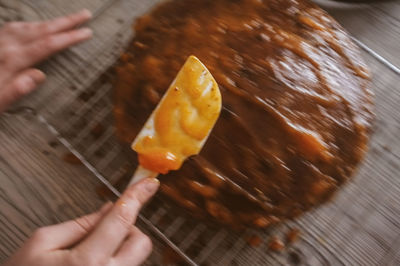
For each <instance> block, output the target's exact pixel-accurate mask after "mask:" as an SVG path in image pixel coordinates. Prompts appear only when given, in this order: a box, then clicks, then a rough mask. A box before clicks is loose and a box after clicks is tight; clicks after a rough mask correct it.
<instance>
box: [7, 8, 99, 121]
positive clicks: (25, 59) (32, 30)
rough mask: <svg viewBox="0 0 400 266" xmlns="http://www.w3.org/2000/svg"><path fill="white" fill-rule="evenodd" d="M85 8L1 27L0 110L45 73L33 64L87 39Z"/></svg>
mask: <svg viewBox="0 0 400 266" xmlns="http://www.w3.org/2000/svg"><path fill="white" fill-rule="evenodd" d="M90 18H91V14H90V12H89V11H88V10H82V11H80V12H78V13H75V14H72V15H69V16H65V17H60V18H56V19H54V20H49V21H44V22H11V23H8V24H5V25H4V26H3V27H2V28H1V29H0V70H1V71H0V113H1V112H2V111H4V110H5V109H6V108H7V107H8V106H9V105H10V104H11V103H12V102H14V101H15V100H17V99H19V98H20V97H22V96H24V95H26V94H28V93H30V92H31V91H33V90H34V89H35V88H36V87H37V86H38V85H39V84H40V83H42V82H43V81H44V80H45V75H44V73H43V72H41V71H40V70H38V69H35V68H34V67H33V66H34V65H35V64H37V63H39V62H40V61H43V60H44V59H46V58H47V57H49V56H50V55H52V54H55V53H57V52H59V51H61V50H63V49H65V48H68V47H70V46H72V45H74V44H77V43H80V42H82V41H84V40H87V39H89V38H90V37H91V36H92V31H91V30H90V29H88V28H81V29H74V28H75V27H77V26H79V25H80V24H82V23H84V22H86V21H88V20H89V19H90Z"/></svg>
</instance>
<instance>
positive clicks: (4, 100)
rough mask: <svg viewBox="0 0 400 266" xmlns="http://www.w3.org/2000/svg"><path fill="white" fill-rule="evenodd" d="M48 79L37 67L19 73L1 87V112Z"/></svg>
mask: <svg viewBox="0 0 400 266" xmlns="http://www.w3.org/2000/svg"><path fill="white" fill-rule="evenodd" d="M45 79H46V75H45V74H44V73H43V72H42V71H40V70H38V69H35V68H30V69H27V70H24V71H22V72H20V73H18V74H17V75H16V76H14V77H13V78H12V79H11V80H10V81H9V82H8V83H7V84H6V85H5V86H4V87H2V88H1V87H0V112H2V111H4V110H5V109H6V108H7V107H8V106H9V105H11V104H12V103H13V102H14V101H16V100H18V99H19V98H21V97H22V96H25V95H26V94H28V93H30V92H32V91H33V90H34V89H35V88H36V87H37V86H38V85H39V84H41V83H42V82H43V81H44V80H45Z"/></svg>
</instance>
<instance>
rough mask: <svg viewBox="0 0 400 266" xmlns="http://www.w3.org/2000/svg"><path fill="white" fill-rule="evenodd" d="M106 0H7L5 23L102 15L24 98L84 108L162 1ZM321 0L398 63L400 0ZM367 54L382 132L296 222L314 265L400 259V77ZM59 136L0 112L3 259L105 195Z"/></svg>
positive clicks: (50, 111) (245, 256) (259, 256)
mask: <svg viewBox="0 0 400 266" xmlns="http://www.w3.org/2000/svg"><path fill="white" fill-rule="evenodd" d="M105 2H107V1H106V0H104V1H100V0H84V1H78V0H73V1H64V0H55V1H47V0H21V1H15V0H0V23H1V21H7V20H10V19H15V18H23V19H26V20H32V19H37V18H48V17H53V16H55V15H59V14H65V13H68V12H71V11H74V10H76V9H78V8H80V7H88V8H90V9H91V10H92V11H94V12H95V13H97V15H98V17H97V18H96V19H95V20H94V21H93V22H92V23H91V24H90V26H91V27H93V28H94V29H95V39H94V40H93V41H91V42H88V43H86V44H84V45H81V46H78V47H76V48H73V49H71V50H69V51H68V52H65V53H62V54H60V55H59V56H57V57H56V58H53V59H52V60H50V61H48V62H47V63H46V64H45V65H44V66H43V68H44V69H45V70H46V72H47V73H48V74H49V80H48V82H47V83H46V84H45V85H44V86H43V88H42V89H41V90H40V91H39V92H37V93H35V94H34V95H33V96H31V97H28V98H26V99H25V100H24V101H23V102H22V103H21V104H22V105H27V106H31V107H34V108H35V109H37V110H38V111H39V112H40V113H41V114H42V115H44V116H45V117H46V118H49V119H53V120H54V121H56V120H57V119H58V118H59V117H60V116H61V115H62V114H61V113H62V112H64V111H66V110H73V109H74V108H76V107H79V106H78V105H79V104H78V105H76V106H75V105H74V106H71V107H70V108H66V107H65V106H68V104H70V100H74V99H75V98H76V97H77V96H78V95H79V94H80V93H81V92H83V91H85V90H86V89H87V87H88V86H89V85H91V84H92V83H93V82H95V81H96V80H97V79H98V77H99V75H100V74H101V73H102V72H104V71H105V70H106V69H107V68H108V67H109V66H110V65H111V64H112V63H113V62H114V61H115V59H116V58H117V57H118V54H119V51H120V50H121V48H122V47H123V45H124V44H126V42H127V40H128V39H129V37H130V36H131V35H130V31H129V25H130V23H131V21H132V20H133V19H134V18H135V17H137V16H138V15H140V14H141V13H143V12H145V11H146V10H148V8H150V7H151V6H152V5H153V4H154V3H156V2H158V1H156V0H152V1H134V0H119V1H110V2H112V5H111V6H109V8H107V9H102V4H104V3H105ZM318 2H319V3H320V4H321V5H322V6H323V7H324V8H325V9H326V10H327V11H328V12H329V13H331V14H332V15H333V16H334V17H335V18H336V19H337V20H338V21H339V22H340V23H341V24H342V25H343V26H344V27H345V28H346V29H347V30H348V31H349V32H350V33H351V34H353V35H354V36H355V37H356V38H358V39H359V40H361V41H362V42H364V43H365V44H366V45H368V46H369V47H371V48H372V49H374V50H376V51H377V52H378V53H380V54H381V55H382V56H384V57H385V58H387V59H389V60H390V61H391V62H393V63H394V64H395V65H397V66H400V56H399V55H400V45H398V43H399V41H400V30H399V29H400V27H399V26H400V22H399V21H400V4H399V2H396V1H392V2H386V1H385V2H383V1H377V2H376V3H374V4H373V5H364V4H363V5H354V4H351V5H350V4H339V3H337V2H333V1H328V0H318ZM328 3H330V4H328ZM365 57H366V58H367V61H368V63H369V65H370V66H371V69H372V72H373V74H374V88H373V89H374V91H375V92H376V95H377V96H376V103H377V122H376V127H375V136H374V137H373V138H372V141H371V151H370V153H369V155H368V157H367V159H366V161H365V163H364V165H363V166H362V167H361V169H360V172H359V174H358V175H357V177H356V179H355V180H354V182H352V183H351V184H349V186H347V187H346V188H345V189H344V190H343V191H342V192H341V193H340V194H339V196H338V198H337V199H336V200H335V201H334V202H333V203H331V204H328V205H326V206H324V207H321V208H318V209H317V210H315V211H314V212H312V213H309V214H308V215H306V216H305V217H303V218H302V219H299V220H298V224H299V226H303V227H304V231H305V233H304V235H305V236H304V240H303V241H301V242H299V245H298V246H296V248H298V249H301V250H303V251H304V252H306V253H307V254H308V255H309V256H310V258H308V259H309V260H308V261H309V262H310V263H314V264H316V265H318V263H319V262H321V263H322V262H324V263H336V262H337V263H338V264H340V263H341V264H349V265H350V264H356V263H366V264H371V265H373V264H378V265H379V264H380V265H383V264H387V263H389V262H391V261H392V260H393V261H394V263H395V262H396V260H398V257H399V256H398V254H397V253H398V252H397V250H398V247H400V246H399V245H400V235H399V228H400V227H399V222H398V220H399V218H400V208H399V206H398V204H397V203H398V200H399V197H398V195H399V193H398V192H399V188H400V183H399V181H398V178H397V177H398V170H400V169H399V168H398V167H399V159H400V142H399V140H398V130H399V126H398V125H399V122H400V118H399V113H400V109H399V105H398V102H399V101H400V92H399V91H398V89H397V87H398V83H399V82H400V78H399V77H398V76H396V75H395V74H394V73H392V72H390V71H389V70H388V69H387V68H386V67H385V66H383V65H381V64H380V63H378V62H377V61H376V60H374V59H373V58H372V57H370V56H368V55H365ZM83 72H85V73H83ZM71 88H73V89H71ZM75 104H76V103H75ZM56 111H59V112H60V113H58V112H56ZM58 124H61V123H59V122H58ZM58 124H57V125H58ZM52 138H53V137H52V135H51V134H50V133H49V132H48V131H47V130H46V129H44V128H43V126H42V125H40V124H38V123H37V121H36V120H35V119H34V118H33V116H31V115H11V116H7V117H4V116H3V117H1V118H0V143H2V145H1V146H0V182H1V184H2V185H1V187H0V198H1V200H0V263H1V262H2V261H4V259H5V258H6V257H7V256H8V255H9V254H10V253H11V252H12V251H13V250H15V249H16V248H17V247H18V246H19V245H20V244H21V243H22V242H23V241H24V240H25V239H26V237H27V236H28V235H29V234H30V233H31V231H32V230H34V229H35V228H36V227H38V226H42V225H46V224H51V223H54V222H58V221H63V220H66V219H70V218H73V217H76V216H78V215H82V214H85V213H87V212H90V211H93V210H94V209H96V208H97V207H98V206H99V205H100V203H101V201H100V200H99V199H98V198H97V196H96V195H95V193H94V190H93V188H94V186H96V184H98V182H97V181H96V179H94V178H93V176H92V175H91V174H90V173H89V172H88V171H87V170H86V169H85V168H83V167H82V166H76V165H75V166H74V165H67V164H66V163H65V162H63V161H62V160H60V158H61V157H62V156H63V154H65V152H66V150H65V148H64V147H62V146H61V145H59V146H57V147H55V148H54V147H52V146H50V145H48V142H49V139H52ZM111 170H112V169H110V171H111ZM375 199H378V203H377V202H375ZM309 224H313V225H314V226H312V227H309V226H308V225H309ZM232 239H233V240H234V239H235V237H233V236H232ZM157 243H158V242H157ZM156 250H157V252H155V254H154V256H153V257H159V254H160V252H159V251H160V250H161V249H160V248H159V245H158V244H157V245H156ZM220 251H221V249H216V250H215V251H214V253H213V256H212V257H210V258H209V259H211V258H213V257H217V258H218V257H220V256H221V254H220ZM199 252H200V249H199ZM227 255H230V254H227ZM231 255H232V256H233V257H235V256H236V258H238V260H236V262H238V264H246V263H248V262H249V261H253V262H254V261H258V262H260V263H261V262H264V263H265V261H266V260H268V261H276V260H277V261H284V256H285V255H284V254H283V255H277V254H275V255H272V256H270V255H267V254H266V253H265V250H257V251H255V250H254V249H243V250H240V254H239V253H238V254H231ZM313 256H314V257H313ZM234 261H235V260H234ZM208 262H210V263H212V261H208ZM239 262H241V263H239ZM149 263H150V262H149Z"/></svg>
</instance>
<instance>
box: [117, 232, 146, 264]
mask: <svg viewBox="0 0 400 266" xmlns="http://www.w3.org/2000/svg"><path fill="white" fill-rule="evenodd" d="M152 249H153V244H152V243H151V240H150V238H149V237H148V236H147V235H145V234H144V233H143V232H142V231H140V230H139V228H137V227H134V228H133V229H132V231H131V232H130V234H129V236H128V238H127V239H126V240H125V242H123V243H122V246H121V248H120V249H119V251H118V252H117V254H116V255H115V256H114V258H113V259H112V260H113V261H114V262H115V263H114V265H120V266H124V265H127V266H128V265H129V266H133V265H141V264H142V263H143V262H144V261H145V260H146V259H147V257H148V256H149V255H150V254H151V251H152ZM112 264H113V263H111V265H112Z"/></svg>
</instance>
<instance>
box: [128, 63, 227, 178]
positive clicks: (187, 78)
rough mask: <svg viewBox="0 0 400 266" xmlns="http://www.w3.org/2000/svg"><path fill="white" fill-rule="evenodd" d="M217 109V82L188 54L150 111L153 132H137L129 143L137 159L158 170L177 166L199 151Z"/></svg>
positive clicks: (142, 163)
mask: <svg viewBox="0 0 400 266" xmlns="http://www.w3.org/2000/svg"><path fill="white" fill-rule="evenodd" d="M220 110H221V94H220V92H219V89H218V85H217V83H216V82H215V80H214V78H213V77H212V76H211V74H210V72H208V70H207V69H206V68H205V67H204V66H203V65H202V64H201V62H200V61H199V60H198V59H197V58H195V57H194V56H191V57H189V58H188V60H187V61H186V63H185V65H184V66H183V67H182V69H181V71H180V72H179V74H178V76H177V77H176V79H175V80H174V81H173V83H172V84H171V86H170V88H169V89H168V91H167V92H166V93H165V95H164V97H163V99H162V100H161V102H160V104H159V106H158V107H157V109H156V110H155V111H154V121H152V122H153V123H154V132H151V133H152V134H153V135H151V133H148V134H145V136H139V138H140V139H139V140H138V141H137V142H135V143H134V144H133V149H134V150H135V151H136V152H138V154H139V163H140V164H141V165H142V166H143V167H145V168H147V169H149V170H152V171H154V172H158V173H161V174H166V173H168V172H169V171H170V170H177V169H179V168H180V167H181V165H182V163H183V161H184V160H185V159H186V158H187V157H188V156H191V155H194V154H197V153H198V152H199V151H200V149H201V147H202V144H203V142H204V141H205V139H206V137H207V136H208V134H209V133H210V131H211V129H212V128H213V126H214V124H215V122H216V121H217V119H218V116H219V113H220ZM152 118H153V116H152V117H151V118H150V120H152ZM148 123H149V122H148ZM148 123H146V125H145V126H144V127H148V126H149V125H148ZM149 134H150V135H149Z"/></svg>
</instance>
